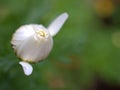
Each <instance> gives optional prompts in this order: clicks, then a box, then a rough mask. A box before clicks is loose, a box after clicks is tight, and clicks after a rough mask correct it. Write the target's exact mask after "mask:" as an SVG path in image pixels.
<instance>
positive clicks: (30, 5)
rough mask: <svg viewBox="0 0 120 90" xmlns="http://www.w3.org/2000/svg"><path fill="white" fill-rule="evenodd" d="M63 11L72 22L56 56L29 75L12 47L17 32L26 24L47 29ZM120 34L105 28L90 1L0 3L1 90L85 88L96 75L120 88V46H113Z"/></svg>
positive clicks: (64, 30) (57, 46) (59, 41)
mask: <svg viewBox="0 0 120 90" xmlns="http://www.w3.org/2000/svg"><path fill="white" fill-rule="evenodd" d="M91 1H92V0H91ZM63 12H68V14H69V18H68V20H67V22H66V23H65V25H64V26H63V28H62V29H61V31H60V33H59V34H58V35H57V36H56V37H54V47H53V50H52V52H51V54H50V55H49V57H48V58H46V59H45V60H43V61H42V62H39V63H37V64H33V67H34V72H33V74H32V75H31V76H29V77H27V76H25V75H24V74H23V71H22V69H21V67H20V65H19V64H18V62H19V59H18V58H17V57H16V56H15V54H14V52H13V50H12V48H11V45H10V40H11V37H12V34H13V33H14V31H15V30H16V29H17V28H18V27H19V26H21V25H23V24H30V23H37V24H44V25H45V26H47V25H48V24H49V22H50V21H51V20H52V19H53V18H54V17H56V16H57V15H59V14H61V13H63ZM119 13H120V12H119ZM117 15H118V14H115V15H114V16H113V18H114V19H116V18H117V17H116V16H117ZM119 30H120V28H119V25H118V26H117V25H111V26H109V27H105V26H103V25H102V24H101V23H100V21H99V20H98V19H97V16H95V14H94V10H93V9H92V8H91V5H90V4H89V0H0V90H83V88H84V87H89V86H90V85H92V83H93V80H94V75H95V74H97V75H99V76H100V77H101V78H103V80H104V81H105V82H108V83H112V82H115V83H116V84H120V70H119V69H120V65H119V64H120V60H119V59H120V48H119V47H116V46H115V44H114V43H113V40H114V39H113V34H114V33H115V32H116V31H119ZM119 38H120V37H119Z"/></svg>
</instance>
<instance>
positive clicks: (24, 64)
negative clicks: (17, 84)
mask: <svg viewBox="0 0 120 90" xmlns="http://www.w3.org/2000/svg"><path fill="white" fill-rule="evenodd" d="M19 64H20V65H21V66H22V68H23V71H24V74H25V75H27V76H29V75H31V74H32V71H33V67H32V66H31V65H30V64H29V63H27V62H24V61H21V62H19Z"/></svg>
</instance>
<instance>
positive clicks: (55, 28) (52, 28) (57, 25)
mask: <svg viewBox="0 0 120 90" xmlns="http://www.w3.org/2000/svg"><path fill="white" fill-rule="evenodd" d="M67 18H68V14H67V13H63V14H61V15H60V16H58V17H57V18H56V19H55V20H53V22H52V23H51V24H50V25H49V27H48V30H49V32H50V34H51V36H55V35H56V34H57V33H58V32H59V30H60V29H61V27H62V26H63V24H64V23H65V21H66V20H67Z"/></svg>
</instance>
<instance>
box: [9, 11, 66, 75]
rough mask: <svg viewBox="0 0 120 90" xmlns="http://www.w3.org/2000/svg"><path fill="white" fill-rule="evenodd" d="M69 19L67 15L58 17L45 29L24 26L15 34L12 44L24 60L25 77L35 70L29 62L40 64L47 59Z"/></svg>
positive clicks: (30, 25) (36, 25) (35, 26)
mask: <svg viewBox="0 0 120 90" xmlns="http://www.w3.org/2000/svg"><path fill="white" fill-rule="evenodd" d="M67 18H68V14H67V13H63V14H61V15H60V16H58V17H57V18H56V19H55V20H53V22H52V23H51V24H50V25H49V26H48V28H45V27H44V26H43V25H39V24H29V25H23V26H21V27H20V28H18V29H17V30H16V32H15V33H14V34H13V37H12V40H11V44H12V47H13V49H14V51H15V53H16V55H17V56H18V57H19V58H20V59H21V60H22V61H20V63H19V64H20V65H21V66H22V68H23V70H24V73H25V75H30V74H31V73H32V71H33V68H32V66H31V64H29V62H38V61H41V60H43V59H45V58H46V57H47V56H48V55H49V53H50V51H51V49H52V47H53V39H52V37H53V36H55V35H56V34H57V33H58V32H59V30H60V29H61V27H62V26H63V24H64V23H65V21H66V20H67Z"/></svg>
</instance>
